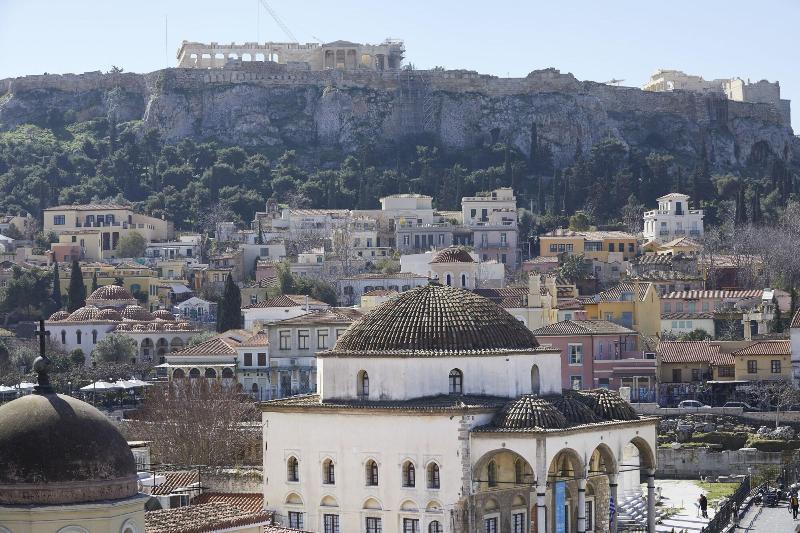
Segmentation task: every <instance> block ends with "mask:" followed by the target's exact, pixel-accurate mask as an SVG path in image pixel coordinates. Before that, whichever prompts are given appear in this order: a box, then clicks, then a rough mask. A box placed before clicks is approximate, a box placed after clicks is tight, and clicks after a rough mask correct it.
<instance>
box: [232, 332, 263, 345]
mask: <svg viewBox="0 0 800 533" xmlns="http://www.w3.org/2000/svg"><path fill="white" fill-rule="evenodd" d="M239 346H242V347H244V346H247V347H249V348H257V347H262V346H269V337H268V336H267V334H266V333H256V334H255V335H253V336H252V337H249V338H247V339H245V340H243V341H242V343H241V344H240V345H239Z"/></svg>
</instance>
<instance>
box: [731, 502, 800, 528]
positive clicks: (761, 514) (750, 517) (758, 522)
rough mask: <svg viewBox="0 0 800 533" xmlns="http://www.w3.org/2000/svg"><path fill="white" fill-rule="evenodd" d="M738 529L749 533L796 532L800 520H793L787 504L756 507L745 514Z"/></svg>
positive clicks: (799, 526)
mask: <svg viewBox="0 0 800 533" xmlns="http://www.w3.org/2000/svg"><path fill="white" fill-rule="evenodd" d="M737 531H740V532H744V531H747V532H749V533H794V532H795V531H800V520H793V519H792V515H791V514H790V513H789V511H787V509H786V504H785V503H782V504H781V507H754V508H753V509H751V510H750V512H748V513H747V515H745V517H744V520H742V522H741V523H740V527H739V529H738V530H737Z"/></svg>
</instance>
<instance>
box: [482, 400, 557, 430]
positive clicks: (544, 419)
mask: <svg viewBox="0 0 800 533" xmlns="http://www.w3.org/2000/svg"><path fill="white" fill-rule="evenodd" d="M492 426H494V427H495V428H497V429H506V430H510V429H534V430H537V429H563V428H565V427H567V419H566V417H565V416H564V415H563V413H561V411H559V410H558V409H556V408H555V406H554V405H553V404H551V403H550V402H548V401H547V400H545V399H543V398H540V397H539V396H536V395H533V394H523V395H522V396H520V397H519V398H517V399H516V400H513V401H511V402H509V403H507V404H506V405H505V406H504V407H503V408H502V409H501V410H500V411H499V412H498V413H497V414H496V415H495V416H494V418H493V419H492Z"/></svg>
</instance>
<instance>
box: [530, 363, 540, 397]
mask: <svg viewBox="0 0 800 533" xmlns="http://www.w3.org/2000/svg"><path fill="white" fill-rule="evenodd" d="M540 387H541V385H540V380H539V367H538V366H536V365H533V366H532V367H531V394H539V389H540Z"/></svg>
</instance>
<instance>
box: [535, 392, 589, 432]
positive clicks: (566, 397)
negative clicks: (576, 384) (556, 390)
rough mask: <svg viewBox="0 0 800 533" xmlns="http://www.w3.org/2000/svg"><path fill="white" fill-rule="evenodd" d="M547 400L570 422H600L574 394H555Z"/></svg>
mask: <svg viewBox="0 0 800 533" xmlns="http://www.w3.org/2000/svg"><path fill="white" fill-rule="evenodd" d="M547 400H548V401H549V402H550V403H552V404H553V407H555V408H556V409H558V410H559V411H561V412H562V413H563V414H564V416H565V417H566V418H567V422H569V423H570V424H594V423H597V422H602V419H601V418H599V417H598V416H597V415H595V414H594V412H593V411H592V410H591V409H589V408H588V407H587V406H586V405H585V404H584V403H583V402H581V401H580V400H579V399H578V398H576V397H575V395H574V394H571V393H569V392H568V393H567V394H559V395H556V396H551V397H548V398H547Z"/></svg>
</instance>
